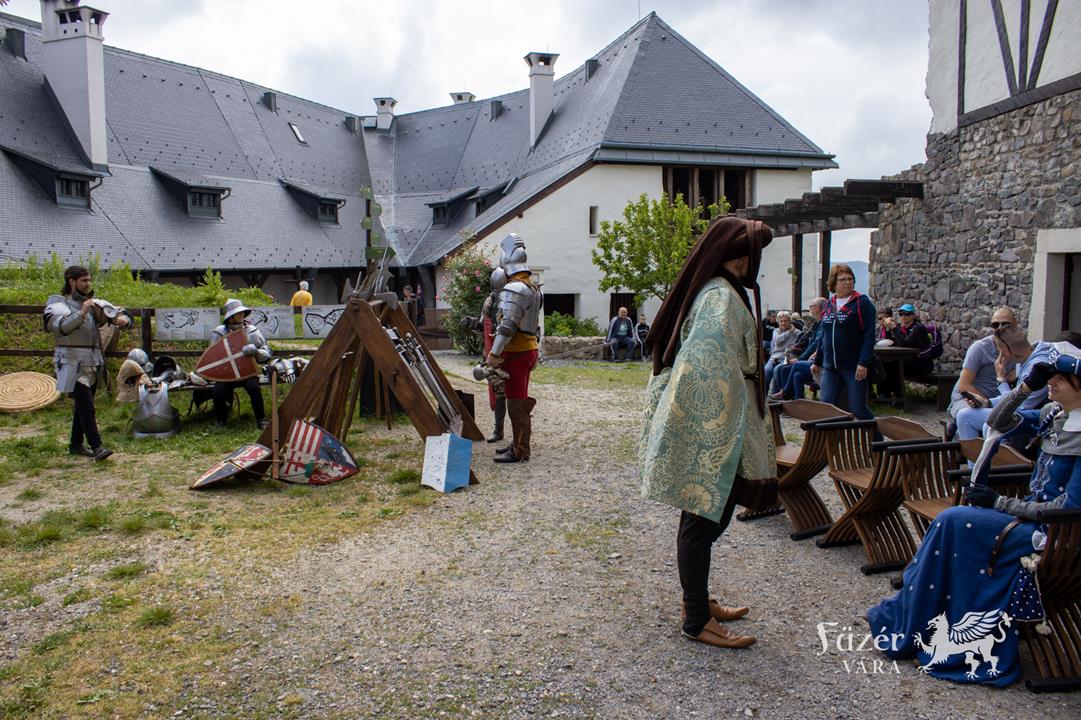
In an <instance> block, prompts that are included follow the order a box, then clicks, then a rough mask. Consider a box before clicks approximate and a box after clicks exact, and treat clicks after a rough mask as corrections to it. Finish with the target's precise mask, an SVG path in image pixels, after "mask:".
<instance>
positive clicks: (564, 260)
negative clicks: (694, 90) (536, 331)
mask: <svg viewBox="0 0 1081 720" xmlns="http://www.w3.org/2000/svg"><path fill="white" fill-rule="evenodd" d="M754 187H755V190H756V193H755V195H756V198H755V202H756V203H758V202H780V201H782V200H785V199H788V198H793V197H800V196H801V195H802V194H803V193H805V192H810V190H811V171H810V170H796V171H784V170H760V171H757V173H756V176H755V178H754ZM662 191H663V188H662V184H661V168H660V167H659V166H655V165H654V166H643V165H598V166H596V167H593V168H591V169H590V170H588V171H586V172H585V173H583V174H582V175H580V176H578V177H577V178H575V179H574V180H572V181H571V182H569V183H567V184H566V185H564V186H563V187H561V188H559V189H558V190H556V191H555V192H554V193H552V194H551V195H549V196H548V197H546V198H544V199H543V200H541V201H540V202H538V203H537V204H536V205H534V206H533V207H531V208H529V209H528V210H526V211H525V212H524V213H523V216H522V217H521V218H514V219H512V220H510V221H509V222H507V223H505V224H503V225H502V226H500V227H498V228H495V229H493V230H492V231H491V232H490V233H489V234H488V235H486V236H485V238H484V239H483V240H482V241H481V248H482V249H484V251H485V252H486V253H487V254H488V255H489V257H491V258H492V259H493V261H496V260H498V258H499V251H498V244H499V241H500V240H502V239H503V237H504V236H506V234H507V233H510V232H516V233H518V234H519V235H521V236H522V238H523V239H524V240H525V242H526V248H527V249H528V252H529V264H530V265H531V266H534V267H539V268H541V269H542V271H543V272H542V276H543V282H544V291H545V292H546V293H569V294H576V295H578V308H577V310H578V317H579V318H587V317H591V318H594V319H595V320H597V322H598V323H599V324H600V325H601V326H602V327H603V326H604V325H605V324H606V323H607V321H608V298H609V294H608V293H602V292H600V291H599V290H598V289H597V285H598V283H599V282H600V273H599V271H598V270H597V268H596V266H595V265H594V264H593V258H592V254H591V253H592V251H593V249H594V248H595V247H596V245H597V239H596V237H591V236H590V235H589V208H590V206H591V205H596V206H597V208H598V224H599V222H600V221H603V220H610V221H611V220H621V219H622V218H623V208H624V207H626V205H627V203H628V202H631V201H633V200H637V199H638V196H639V195H641V194H642V193H646V194H647V195H649V196H650V197H658V196H659V195H660V194H661V192H662ZM761 198H765V199H761ZM813 237H817V236H813ZM808 244H809V245H810V247H809V248H808V249H809V250H810V257H809V258H808V257H806V253H807V252H808V249H805V251H804V252H805V260H806V262H805V273H806V274H805V276H804V277H805V278H810V277H812V275H813V273H814V267H815V259H814V258H815V249H814V248H815V245H814V243H813V242H812V243H808ZM791 263H792V244H791V242H790V241H789V240H788V238H780V239H778V240H777V241H775V242H774V243H772V244H771V245H770V247H768V248H766V253H765V254H764V257H763V261H762V267H763V270H764V272H763V273H762V275H761V276H760V278H759V282H760V283H762V286H763V295H762V301H763V304H764V305H765V304H768V305H769V306H770V307H775V308H787V307H788V306H789V305H790V304H791V296H792V290H791V276H790V275H789V273H788V268H789V267H790V266H791ZM808 270H809V272H808ZM436 275H437V285H438V286H439V287H443V286H444V285H445V284H446V282H445V275H444V273H443V267H442V266H440V267H439V268H438V269H437V271H436ZM814 283H815V281H814V280H806V279H805V280H804V289H805V295H807V297H806V300H809V299H810V298H811V297H813V296H814V295H813V290H814ZM808 293H810V294H808ZM806 300H805V302H804V306H805V307H806ZM437 307H446V305H445V304H444V303H442V302H438V303H437ZM659 307H660V301H659V300H656V299H650V300H647V301H646V303H645V304H644V306H643V307H642V308H641V309H640V312H644V313H646V315H647V317H648V318H649V321H650V322H652V320H653V318H654V316H655V315H656V313H657V309H658V308H659Z"/></svg>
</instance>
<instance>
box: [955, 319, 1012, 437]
mask: <svg viewBox="0 0 1081 720" xmlns="http://www.w3.org/2000/svg"><path fill="white" fill-rule="evenodd" d="M1007 325H1017V313H1015V312H1014V310H1013V308H1011V307H1007V306H1005V305H1003V306H1002V307H1000V308H998V309H997V310H995V312H994V313H993V314H992V315H991V330H992V332H991V334H990V335H988V336H987V337H984V338H980V339H979V340H977V341H976V342H974V343H972V344H971V345H969V346H968V350H967V351H966V352H965V360H964V362H963V363H962V364H961V376H960V377H959V378H958V379H957V384H956V385H954V386H953V395H952V396H951V397H950V407H949V409H948V412H949V414H950V417H952V418H954V420H956V419H957V413H959V412H960V411H961V410H965V409H968V408H972V407H982V406H983V405H986V403H987V401H988V400H990V399H991V398H993V397H998V395H999V383H998V378H1002V379H1003V380H1006V381H1012V380H1013V379H1014V369H1015V367H1016V365H1017V364H1016V363H1015V362H1014V361H1013V360H1011V359H1009V358H1007V357H1006V356H1004V355H1000V354H999V352H998V348H996V347H995V338H994V331H997V330H998V329H999V328H1002V327H1005V326H1007ZM962 393H967V394H968V395H970V396H972V399H971V400H970V399H967V398H966V396H965V395H963V394H962Z"/></svg>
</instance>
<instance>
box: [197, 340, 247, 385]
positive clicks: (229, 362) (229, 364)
mask: <svg viewBox="0 0 1081 720" xmlns="http://www.w3.org/2000/svg"><path fill="white" fill-rule="evenodd" d="M247 344H248V334H247V333H246V332H245V331H244V329H243V328H241V329H240V330H234V331H233V332H231V333H229V334H228V335H226V336H225V337H223V338H222V339H221V340H219V341H217V342H216V343H214V344H213V345H211V346H210V347H208V348H207V349H206V352H204V353H203V354H202V356H201V357H200V358H199V362H198V363H197V364H196V366H195V373H196V374H197V375H199V376H200V377H203V378H206V379H207V380H215V381H218V380H221V381H224V382H232V381H234V380H246V379H247V378H250V377H255V376H256V375H258V374H259V363H257V362H256V361H255V358H253V357H250V356H248V355H245V354H244V353H243V352H242V348H243V347H244V346H245V345H247Z"/></svg>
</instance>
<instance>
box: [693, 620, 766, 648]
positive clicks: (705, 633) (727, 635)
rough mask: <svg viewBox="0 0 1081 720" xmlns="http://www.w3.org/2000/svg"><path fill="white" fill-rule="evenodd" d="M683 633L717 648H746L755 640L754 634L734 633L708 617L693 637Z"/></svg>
mask: <svg viewBox="0 0 1081 720" xmlns="http://www.w3.org/2000/svg"><path fill="white" fill-rule="evenodd" d="M683 635H684V636H685V637H688V638H690V639H691V640H695V641H696V642H700V643H705V644H706V645H712V646H714V647H719V648H746V647H750V646H751V645H754V643H755V640H756V638H755V636H754V635H734V634H733V633H732V632H731V631H729V629H728V628H726V627H725V626H724V625H721V624H720V623H718V622H717V621H716V620H715V619H713V618H710V619H709V621H708V622H706V625H705V627H703V628H702V632H700V633H698V634H697V635H695V636H694V637H691V636H690V635H688V634H687V633H683Z"/></svg>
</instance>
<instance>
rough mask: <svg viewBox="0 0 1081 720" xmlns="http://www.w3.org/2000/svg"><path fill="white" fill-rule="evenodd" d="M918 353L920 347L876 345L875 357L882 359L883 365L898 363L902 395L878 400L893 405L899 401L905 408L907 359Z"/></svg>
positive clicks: (902, 407)
mask: <svg viewBox="0 0 1081 720" xmlns="http://www.w3.org/2000/svg"><path fill="white" fill-rule="evenodd" d="M918 353H919V350H918V349H916V348H910V347H898V346H897V345H887V346H883V347H879V346H878V345H876V346H875V357H877V358H878V359H879V360H881V361H882V364H883V365H885V364H887V363H897V374H898V377H900V378H901V397H900V398H899V399H896V400H895V399H892V398H891V399H889V400H886V399H884V398H879V399H878V402H888V403H889V404H891V405H893V404H894V403H898V402H899V404H900V406H901V409H902V410H904V409H905V360H911V359H912V358H914V357H916V355H917V354H918Z"/></svg>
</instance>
